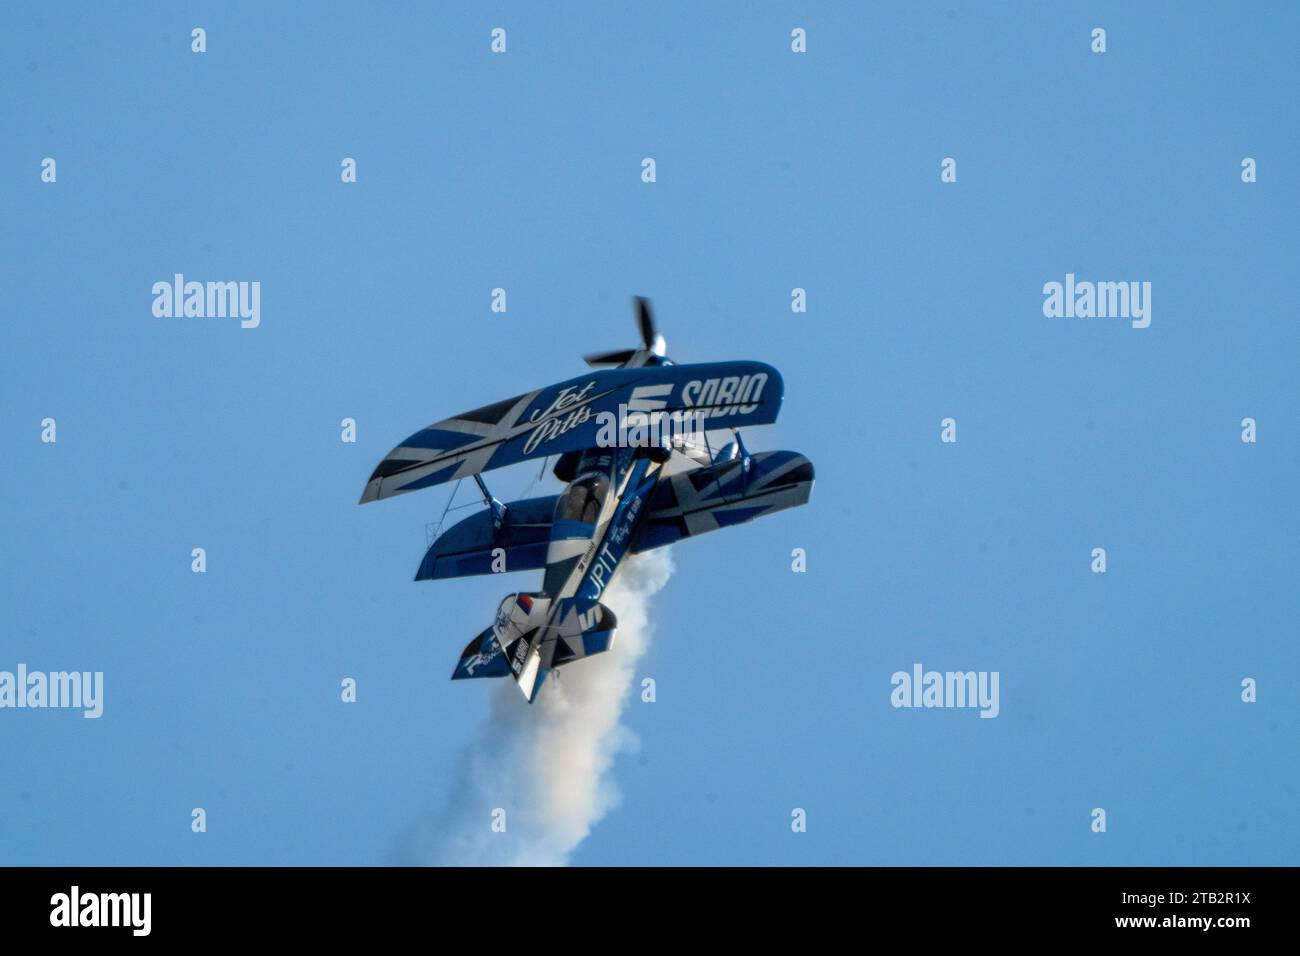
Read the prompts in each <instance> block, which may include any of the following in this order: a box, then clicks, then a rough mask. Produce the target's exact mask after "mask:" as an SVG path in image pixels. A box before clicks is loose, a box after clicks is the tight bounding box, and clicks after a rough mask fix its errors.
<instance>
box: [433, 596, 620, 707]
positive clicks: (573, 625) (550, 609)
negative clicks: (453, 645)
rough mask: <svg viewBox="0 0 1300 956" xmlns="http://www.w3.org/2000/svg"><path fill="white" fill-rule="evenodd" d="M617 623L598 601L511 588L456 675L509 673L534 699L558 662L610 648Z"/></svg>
mask: <svg viewBox="0 0 1300 956" xmlns="http://www.w3.org/2000/svg"><path fill="white" fill-rule="evenodd" d="M617 626H618V619H617V618H616V617H615V616H614V612H613V611H611V610H610V609H609V608H607V607H605V605H603V604H601V603H600V602H599V601H592V600H589V599H587V598H563V599H561V600H559V601H556V602H554V603H552V601H551V599H550V598H549V597H547V596H546V595H545V594H511V595H508V596H507V597H506V599H505V600H504V601H502V602H501V606H500V607H499V608H498V609H497V616H496V621H495V622H493V624H492V626H491V627H490V628H488V629H487V630H486V631H484V632H483V633H482V634H480V635H479V636H478V637H476V638H474V640H472V641H470V642H469V646H468V647H466V648H465V651H464V653H462V654H461V658H460V663H458V664H457V665H456V670H455V671H454V672H453V673H452V680H460V679H464V678H467V677H504V676H505V675H506V674H510V675H511V676H512V677H514V679H515V683H516V684H517V685H518V686H519V690H520V692H521V693H522V694H523V695H524V697H525V698H527V699H528V701H529V702H530V703H531V702H532V701H533V700H534V699H535V698H536V697H537V694H538V692H539V691H540V690H541V688H542V684H543V682H544V681H545V680H546V675H547V674H549V673H550V672H551V671H552V670H554V669H555V668H556V667H561V666H563V665H564V664H568V663H571V662H572V661H575V660H578V659H580V658H583V657H590V656H591V655H592V654H599V653H600V652H601V651H606V650H609V648H610V647H611V646H612V645H613V643H614V632H615V629H616V628H617Z"/></svg>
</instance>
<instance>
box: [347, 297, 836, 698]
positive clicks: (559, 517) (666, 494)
mask: <svg viewBox="0 0 1300 956" xmlns="http://www.w3.org/2000/svg"><path fill="white" fill-rule="evenodd" d="M635 302H636V309H637V319H638V322H639V325H640V328H641V345H640V346H639V347H638V348H634V349H622V350H617V351H612V352H603V353H599V354H596V355H588V356H585V358H586V361H587V364H588V365H590V366H592V367H593V368H595V369H597V371H594V372H589V373H588V374H586V375H581V376H578V377H577V378H571V379H569V380H568V381H566V382H561V383H559V384H558V385H552V386H550V387H548V388H540V389H537V390H536V391H532V392H528V393H527V394H525V395H519V396H516V397H515V398H508V399H506V400H505V401H503V402H497V403H496V404H494V405H488V406H486V407H484V408H479V409H476V410H474V411H472V412H466V413H464V414H463V415H457V416H456V417H454V418H449V419H447V420H446V421H441V422H438V423H437V424H435V425H430V426H429V427H428V428H424V429H421V430H420V431H418V432H416V433H415V434H414V435H412V436H411V437H410V438H408V439H406V441H404V442H402V443H401V444H400V445H398V446H397V447H396V448H394V449H393V450H392V451H391V452H389V453H388V456H387V457H386V458H385V459H384V460H383V461H381V462H380V463H379V466H378V467H377V468H376V469H375V470H374V473H373V474H371V476H370V480H369V481H368V482H367V483H366V488H365V491H364V492H363V493H362V495H361V503H362V504H365V503H366V502H367V501H375V500H377V499H379V498H391V497H393V496H394V495H400V494H404V493H405V492H408V491H417V490H419V489H421V488H429V487H431V486H433V485H439V484H443V483H444V482H449V481H455V480H458V479H461V478H473V479H474V480H475V481H476V482H477V483H478V487H479V491H480V492H481V493H482V495H483V502H484V504H485V505H486V508H485V509H484V510H483V511H480V512H477V513H475V514H474V515H472V516H471V517H469V518H466V519H465V520H463V521H460V522H459V523H457V524H456V525H454V526H453V527H451V528H450V529H448V530H447V531H446V532H444V533H442V534H441V535H439V536H438V537H437V539H436V540H435V541H434V542H433V544H432V545H431V546H430V547H429V550H428V552H427V553H426V554H425V556H424V560H423V561H422V562H421V563H420V569H419V571H418V572H417V573H416V575H415V579H416V580H417V581H425V580H437V579H441V578H458V577H465V576H468V575H473V574H487V573H490V572H492V571H494V570H498V571H499V570H502V569H503V568H504V570H507V571H525V570H544V573H543V576H542V589H541V591H538V592H533V593H521V594H511V595H509V596H507V597H506V598H505V600H503V601H502V602H501V605H500V607H499V608H498V609H497V613H496V620H495V621H494V622H493V623H492V626H491V627H489V628H487V629H486V630H484V631H483V632H482V633H481V634H479V635H478V636H477V637H475V638H474V639H473V640H472V641H470V642H469V646H468V647H466V648H465V650H464V652H463V653H462V654H461V657H460V661H459V662H458V663H457V665H456V669H455V671H454V672H453V673H452V679H453V680H457V679H463V678H470V677H504V676H505V675H506V674H509V675H511V676H512V677H513V678H514V679H515V682H516V683H517V684H518V686H519V689H520V690H521V691H522V692H523V694H524V696H525V697H526V698H527V699H528V700H529V701H530V702H531V701H532V700H533V699H534V698H535V697H536V696H537V693H538V691H539V690H540V689H541V687H542V684H543V682H544V681H545V680H546V676H547V674H549V673H550V672H551V671H552V670H554V669H555V668H557V667H563V666H564V665H566V664H570V663H572V662H573V661H576V660H579V659H581V658H583V657H589V656H591V655H592V654H598V653H600V652H601V651H606V650H608V649H609V648H610V646H611V645H612V644H613V641H614V632H615V628H616V626H617V621H616V619H615V617H614V614H613V612H612V611H610V609H609V608H607V607H605V606H604V605H603V604H601V603H600V597H601V594H602V593H603V592H604V590H605V588H607V587H608V586H609V583H610V581H611V580H612V579H613V577H614V574H615V573H616V572H617V570H618V567H619V562H620V561H622V559H623V558H624V557H625V556H626V555H628V554H632V553H636V552H639V551H646V550H649V549H650V548H659V547H663V546H664V545H667V544H672V543H673V542H674V541H679V540H681V539H682V538H689V537H692V536H693V535H697V534H703V533H704V532H706V531H713V530H715V529H717V528H725V527H728V526H730V525H734V524H741V523H742V522H746V521H750V520H752V519H754V518H757V517H759V516H760V515H765V514H770V513H772V512H774V511H780V510H782V509H784V508H793V507H795V506H796V505H802V504H804V503H806V502H807V501H808V498H809V495H810V494H811V493H812V485H813V466H812V462H810V461H809V460H808V459H807V458H805V457H804V456H803V455H800V454H797V453H795V452H792V451H766V452H756V453H753V454H751V453H750V452H749V451H748V450H747V449H746V448H745V444H744V442H743V441H742V440H741V438H740V431H739V430H740V428H742V427H747V426H750V425H768V424H771V423H772V422H774V421H776V416H777V413H778V412H779V411H780V409H781V399H782V397H783V392H784V387H785V386H784V383H783V382H782V380H781V373H780V372H778V371H777V370H776V369H775V368H773V367H772V366H770V365H765V364H763V363H762V362H705V363H701V364H696V365H676V364H674V363H673V362H671V361H670V360H669V359H668V358H666V357H665V356H664V340H663V337H662V336H661V335H659V334H658V332H657V331H656V330H655V324H654V318H653V316H652V314H651V311H650V306H649V303H648V302H647V301H646V300H645V299H642V298H638V299H636V300H635ZM669 415H673V416H678V419H677V420H679V421H680V420H685V418H686V417H689V420H690V421H691V422H694V423H695V424H696V425H698V426H699V427H698V428H697V429H696V430H695V432H694V435H695V436H698V440H696V438H693V437H692V434H691V433H690V432H689V431H687V432H686V434H685V437H683V430H682V429H677V430H673V429H655V428H637V427H633V428H631V429H626V428H623V427H622V426H625V425H626V424H627V422H629V421H633V422H634V424H636V425H645V424H647V423H650V424H654V423H655V422H659V421H662V420H663V419H664V416H669ZM611 418H616V419H617V420H618V422H619V424H620V430H619V431H618V432H617V434H618V435H619V436H620V437H625V436H629V435H630V436H632V439H631V440H629V441H610V440H609V437H608V436H609V434H610V433H609V432H604V433H602V431H601V427H602V423H605V424H608V423H609V422H610V420H611ZM723 429H730V430H731V431H732V432H733V433H734V437H733V439H732V440H731V441H730V442H728V443H727V444H726V445H725V447H723V448H721V449H720V450H719V451H717V452H716V453H714V452H713V451H712V447H711V444H710V442H709V440H708V432H709V431H718V430H723ZM551 455H558V456H559V457H558V460H557V461H556V464H555V468H554V474H555V477H556V478H558V479H559V480H560V481H562V482H565V483H566V485H567V487H566V489H565V490H564V491H563V492H562V493H561V494H558V495H551V496H548V497H542V498H529V499H526V500H524V501H512V502H510V503H509V504H502V503H501V502H500V501H498V500H497V499H496V498H494V497H493V496H492V494H491V493H490V492H489V491H488V488H487V485H486V484H485V483H484V481H483V478H482V474H483V472H486V471H491V470H492V469H494V468H501V467H504V466H506V465H513V464H516V463H518V462H522V461H526V460H529V459H538V458H543V457H546V458H549V456H551ZM674 455H678V456H680V457H681V458H682V460H683V463H684V462H685V460H686V459H689V460H690V462H692V463H693V464H694V467H689V468H686V469H685V470H680V471H676V472H675V473H668V466H669V463H670V461H673V456H674Z"/></svg>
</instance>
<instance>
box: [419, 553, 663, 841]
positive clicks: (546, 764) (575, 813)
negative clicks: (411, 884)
mask: <svg viewBox="0 0 1300 956" xmlns="http://www.w3.org/2000/svg"><path fill="white" fill-rule="evenodd" d="M672 569H673V566H672V560H671V559H670V558H669V556H668V554H667V552H666V551H652V552H649V553H647V554H643V555H638V556H635V557H630V558H627V559H625V563H624V565H623V567H622V568H620V571H619V574H618V576H617V578H615V581H614V583H613V585H611V586H610V588H609V590H607V591H606V592H605V593H604V594H603V595H602V596H601V599H602V601H603V602H604V603H605V604H607V605H608V606H609V607H610V609H611V610H613V612H614V613H615V614H616V615H617V616H618V633H617V635H616V637H615V641H614V647H613V648H612V649H610V650H609V651H607V652H606V653H604V654H598V655H596V656H595V657H592V658H591V659H590V660H582V661H576V662H574V663H573V664H572V665H570V666H568V667H565V668H564V669H563V671H562V672H560V675H561V676H560V679H559V680H558V681H556V680H555V679H554V677H555V674H554V673H552V675H551V676H550V677H549V678H548V679H547V683H546V686H545V687H543V689H542V692H541V693H540V695H539V696H538V698H537V700H536V701H535V702H534V703H533V704H532V705H531V706H530V705H529V704H528V702H527V701H525V700H524V698H523V695H522V694H520V693H519V689H518V688H517V687H515V686H514V681H512V680H511V679H510V678H509V677H505V678H502V679H501V680H499V681H493V683H494V684H495V685H496V686H495V687H494V688H493V689H492V692H493V694H494V697H493V700H492V708H491V713H490V716H489V718H488V722H487V724H485V725H484V727H483V728H482V729H481V731H480V733H479V740H478V741H477V743H476V744H475V745H474V746H473V747H472V748H471V750H470V751H469V753H468V754H466V756H465V759H464V763H463V768H462V772H461V776H460V779H459V780H458V781H457V783H456V785H455V786H453V788H452V792H451V797H450V799H451V805H450V806H449V808H448V810H447V812H446V813H444V814H443V815H442V816H441V818H439V819H436V820H432V821H430V822H429V823H428V824H426V825H424V826H422V827H421V828H420V832H419V833H417V835H416V837H415V842H416V847H415V848H414V850H415V852H414V853H412V854H410V855H411V856H412V857H413V858H414V861H415V862H418V863H431V864H435V865H451V866H474V865H495V866H500V865H524V866H563V865H565V864H566V863H568V861H569V856H570V854H571V853H572V852H573V851H574V849H576V848H577V846H578V844H580V843H581V842H582V841H583V840H584V839H585V838H586V836H587V834H589V833H590V832H591V829H592V827H594V826H595V825H596V824H597V823H598V822H599V821H600V820H601V818H603V817H604V816H605V814H606V813H608V812H609V811H610V810H611V809H612V808H613V807H614V806H615V805H616V804H617V802H618V799H619V794H618V789H617V787H616V786H615V785H614V784H613V782H612V781H611V780H610V779H609V776H608V774H609V769H610V766H611V764H612V763H613V760H614V757H615V756H616V755H617V754H618V753H619V752H620V751H622V750H624V749H626V748H627V747H628V746H629V745H630V744H632V743H634V741H635V738H634V736H633V735H632V732H631V731H630V730H628V729H627V728H626V727H625V726H623V725H622V724H621V723H620V718H621V716H622V713H623V708H624V706H625V705H626V704H627V703H628V701H629V699H631V693H630V692H631V690H632V682H633V679H634V678H635V676H636V666H637V663H638V662H639V661H640V659H641V656H642V655H643V654H644V653H645V652H646V649H647V647H648V646H649V643H650V634H649V614H648V608H649V602H650V598H651V597H653V596H654V594H655V593H656V592H658V591H659V589H660V588H662V587H663V586H664V584H665V583H667V581H668V577H669V575H671V574H672ZM497 808H500V809H503V810H505V823H506V829H505V832H503V833H497V832H493V830H492V829H491V823H492V819H493V818H492V814H493V811H494V810H496V809H497Z"/></svg>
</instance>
